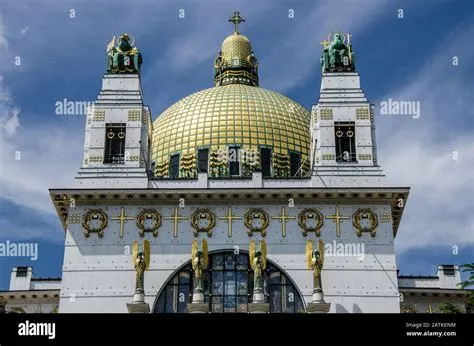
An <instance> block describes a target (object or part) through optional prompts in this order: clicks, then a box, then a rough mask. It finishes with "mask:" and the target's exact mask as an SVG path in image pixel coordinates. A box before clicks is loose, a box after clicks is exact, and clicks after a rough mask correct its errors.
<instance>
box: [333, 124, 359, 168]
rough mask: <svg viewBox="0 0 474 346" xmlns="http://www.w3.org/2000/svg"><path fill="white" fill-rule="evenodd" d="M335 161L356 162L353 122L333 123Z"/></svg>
mask: <svg viewBox="0 0 474 346" xmlns="http://www.w3.org/2000/svg"><path fill="white" fill-rule="evenodd" d="M334 125H335V126H334V136H335V143H336V162H357V156H356V145H355V126H354V122H347V123H341V122H336V123H335V124H334Z"/></svg>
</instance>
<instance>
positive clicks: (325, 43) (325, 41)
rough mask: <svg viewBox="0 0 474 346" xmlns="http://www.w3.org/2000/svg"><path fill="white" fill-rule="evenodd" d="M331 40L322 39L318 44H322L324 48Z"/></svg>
mask: <svg viewBox="0 0 474 346" xmlns="http://www.w3.org/2000/svg"><path fill="white" fill-rule="evenodd" d="M330 43H331V42H329V41H327V40H324V41H322V42H319V44H322V45H323V46H324V48H326V47H327V46H328V45H329V44H330Z"/></svg>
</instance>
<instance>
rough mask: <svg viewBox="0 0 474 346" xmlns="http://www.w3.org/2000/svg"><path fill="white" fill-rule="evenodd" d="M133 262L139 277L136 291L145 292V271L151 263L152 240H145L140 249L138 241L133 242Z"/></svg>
mask: <svg viewBox="0 0 474 346" xmlns="http://www.w3.org/2000/svg"><path fill="white" fill-rule="evenodd" d="M132 260H133V264H134V266H135V271H136V272H137V279H136V284H135V293H144V291H145V284H144V282H145V271H146V270H148V267H149V265H150V242H149V241H148V240H145V241H144V242H143V250H141V251H140V250H139V248H138V241H137V240H135V241H134V242H133V254H132Z"/></svg>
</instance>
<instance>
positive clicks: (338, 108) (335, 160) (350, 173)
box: [311, 33, 385, 187]
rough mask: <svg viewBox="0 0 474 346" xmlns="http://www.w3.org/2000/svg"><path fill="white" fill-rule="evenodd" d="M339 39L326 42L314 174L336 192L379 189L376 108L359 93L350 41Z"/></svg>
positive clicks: (316, 109) (314, 124)
mask: <svg viewBox="0 0 474 346" xmlns="http://www.w3.org/2000/svg"><path fill="white" fill-rule="evenodd" d="M335 36H337V37H335V39H334V41H332V42H331V43H329V42H327V41H325V49H324V52H323V56H322V58H321V60H322V64H323V70H322V82H321V92H320V98H319V102H318V103H317V104H316V105H314V106H313V109H312V114H311V130H312V142H311V146H312V148H311V154H312V158H313V159H312V167H313V174H317V175H319V176H320V177H321V178H322V180H324V181H325V182H326V184H327V185H329V186H332V187H339V186H341V187H342V186H344V187H351V186H359V187H360V186H370V187H377V186H381V185H382V183H383V178H384V176H385V174H384V173H383V170H382V167H380V166H379V165H378V164H377V147H376V140H375V123H374V106H373V105H372V104H370V103H369V101H368V100H367V99H366V97H365V95H364V92H363V91H362V89H361V85H360V77H359V74H358V73H357V72H356V70H355V62H354V54H353V52H352V46H351V44H350V42H345V43H346V45H345V44H344V42H342V41H343V40H345V37H344V35H343V34H342V33H340V34H336V35H335ZM349 39H350V34H347V41H349Z"/></svg>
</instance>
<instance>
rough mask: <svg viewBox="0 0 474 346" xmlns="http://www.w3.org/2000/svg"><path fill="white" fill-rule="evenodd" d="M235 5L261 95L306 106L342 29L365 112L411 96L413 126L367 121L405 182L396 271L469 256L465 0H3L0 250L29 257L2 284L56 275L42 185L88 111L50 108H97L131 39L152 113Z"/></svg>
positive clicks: (4, 264) (69, 159) (66, 160)
mask: <svg viewBox="0 0 474 346" xmlns="http://www.w3.org/2000/svg"><path fill="white" fill-rule="evenodd" d="M181 9H182V10H184V14H185V17H184V18H179V11H180V10H181ZM71 10H73V11H71ZM235 10H238V11H240V12H241V14H242V16H243V17H245V18H246V22H245V23H243V24H241V32H242V33H243V34H244V35H246V36H247V37H248V38H249V39H250V40H251V42H252V45H253V49H254V51H255V54H256V56H257V58H258V59H259V61H260V69H259V72H260V81H261V86H262V87H264V88H267V89H272V90H276V91H279V92H281V93H283V94H285V95H287V96H289V97H290V98H292V99H294V100H295V101H297V102H299V103H300V104H302V105H303V106H305V107H306V108H307V109H310V107H311V105H313V104H315V103H317V101H318V97H319V88H320V81H321V71H320V65H319V56H320V51H321V47H322V46H321V45H320V44H319V43H320V42H321V41H323V40H324V39H325V38H326V37H327V35H328V33H329V32H332V31H343V32H350V33H351V34H352V35H353V36H352V38H351V41H352V43H353V48H354V50H355V54H356V57H357V69H358V71H359V73H360V75H361V80H362V87H363V89H364V91H365V94H366V96H367V97H368V99H369V100H370V101H371V102H372V103H374V104H375V106H376V110H378V109H379V105H380V102H382V101H386V100H388V99H389V98H391V99H393V100H400V101H419V102H420V104H421V113H420V117H419V118H417V119H414V118H413V117H410V116H395V115H380V114H378V113H377V115H376V126H377V147H378V156H379V163H380V164H381V165H382V166H383V167H384V169H385V172H386V174H387V176H388V179H389V182H390V183H391V184H392V185H398V186H410V187H411V192H410V196H409V199H408V203H407V206H406V210H405V213H404V218H403V219H402V222H401V225H400V228H399V231H398V235H397V238H396V249H397V258H398V259H397V261H398V266H399V268H400V271H401V273H403V274H413V275H416V274H425V275H428V274H431V275H434V274H435V271H436V265H437V264H441V263H443V264H448V263H449V264H462V263H467V262H474V218H473V215H474V199H473V194H474V173H473V172H474V120H473V119H474V107H472V106H471V104H470V102H471V101H472V100H473V99H474V91H473V90H474V80H473V78H472V76H474V62H473V61H474V48H473V46H472V39H473V37H474V3H473V2H472V1H465V0H457V1H454V0H453V1H449V0H418V1H410V0H407V1H383V0H347V1H344V0H334V1H332V0H323V1H310V0H293V1H289V0H281V1H279V0H277V1H273V0H272V1H270V0H262V1H252V0H249V1H217V0H214V1H212V0H201V1H195V0H186V1H180V0H172V1H171V0H170V1H161V0H160V1H156V0H153V1H152V0H150V1H149V0H137V1H135V2H131V1H123V0H114V1H111V0H100V1H94V5H92V3H91V2H86V1H69V0H63V1H53V0H43V1H41V2H40V3H38V2H37V1H33V0H25V1H21V2H19V1H13V0H2V6H1V8H0V13H1V15H2V18H3V20H2V23H3V30H2V32H0V76H1V79H0V155H1V156H0V165H1V166H0V241H2V242H4V241H6V240H10V241H28V242H38V244H39V257H38V260H37V261H34V262H33V261H31V260H29V259H27V258H19V257H10V258H9V257H1V258H0V290H4V289H7V288H8V283H9V277H10V276H9V273H10V270H11V268H12V267H13V266H16V265H31V266H33V267H34V269H35V276H41V277H57V276H60V273H61V266H62V260H63V246H62V243H63V240H64V232H63V230H62V228H61V226H60V224H59V221H58V218H57V216H56V214H55V211H54V209H53V205H52V203H51V201H50V199H49V196H48V189H49V188H52V187H69V186H72V185H73V178H74V175H75V173H76V171H77V169H78V168H79V166H80V164H81V160H82V148H83V141H84V125H85V118H84V116H83V115H56V114H55V102H57V101H62V100H63V99H64V98H67V99H68V100H73V101H93V100H95V99H96V97H97V94H98V92H99V90H100V87H101V79H102V75H103V73H104V71H105V48H106V45H107V43H108V42H109V41H110V40H111V38H112V37H113V36H114V35H115V36H117V35H119V34H120V33H122V32H129V33H131V34H132V35H133V36H134V37H135V40H136V44H137V47H138V48H139V49H140V51H141V52H142V54H143V59H144V63H143V70H142V87H143V90H144V97H145V101H146V103H147V104H148V105H150V107H151V110H152V113H153V115H154V118H156V117H157V116H158V114H160V113H161V112H162V111H163V110H164V109H166V108H167V107H168V106H170V105H171V104H172V103H174V102H176V101H178V100H179V99H181V98H183V97H185V96H187V95H189V94H191V93H193V92H196V91H198V90H201V89H205V88H208V87H211V86H212V78H213V67H212V64H213V59H214V58H215V57H216V56H217V54H218V52H219V50H220V44H221V43H222V41H223V40H224V38H225V37H227V36H228V35H229V34H230V33H231V32H232V25H231V24H230V23H228V22H227V19H228V18H229V17H230V16H231V15H232V12H233V11H235ZM290 10H293V11H294V18H289V16H288V14H289V11H290ZM400 10H403V18H399V14H400ZM72 14H73V15H74V16H72ZM71 17H73V18H71ZM17 57H19V58H20V60H19V62H20V64H19V65H18V58H17ZM453 57H457V61H458V64H457V65H453ZM15 62H17V64H15ZM453 151H456V152H457V159H454V158H453ZM16 152H19V154H20V157H19V160H17V159H16V157H15V153H16ZM454 246H456V247H458V252H457V254H453V247H454Z"/></svg>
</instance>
